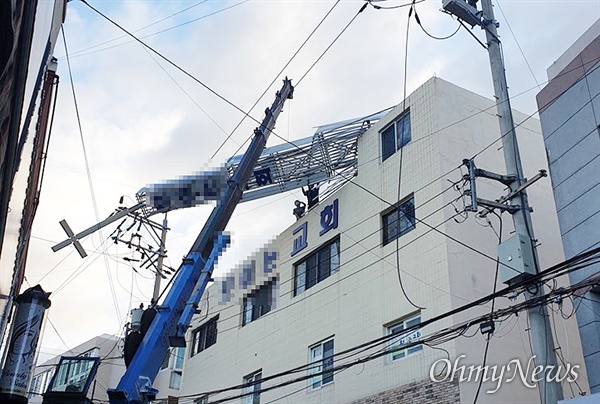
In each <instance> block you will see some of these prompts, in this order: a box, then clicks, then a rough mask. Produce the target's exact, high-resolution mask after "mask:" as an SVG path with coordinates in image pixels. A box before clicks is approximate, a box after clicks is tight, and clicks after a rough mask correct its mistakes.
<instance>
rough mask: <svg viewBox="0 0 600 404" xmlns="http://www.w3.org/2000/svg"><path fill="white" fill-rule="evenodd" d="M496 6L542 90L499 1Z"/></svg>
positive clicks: (534, 79) (497, 0)
mask: <svg viewBox="0 0 600 404" xmlns="http://www.w3.org/2000/svg"><path fill="white" fill-rule="evenodd" d="M496 5H497V6H498V9H499V10H500V14H502V17H503V18H504V21H505V22H506V26H507V27H508V30H509V31H510V34H511V35H512V37H513V39H514V40H515V43H516V44H517V47H518V48H519V52H521V56H523V60H524V61H525V64H526V65H527V68H528V69H529V73H531V77H533V81H535V84H536V85H537V87H538V88H541V86H540V83H539V82H538V80H537V78H536V77H535V74H534V73H533V69H532V68H531V65H530V64H529V61H528V60H527V58H526V57H525V53H524V52H523V49H522V48H521V44H519V41H518V40H517V37H516V36H515V33H514V32H513V30H512V27H511V26H510V23H509V22H508V18H506V15H505V14H504V11H503V10H502V7H501V6H500V1H499V0H496Z"/></svg>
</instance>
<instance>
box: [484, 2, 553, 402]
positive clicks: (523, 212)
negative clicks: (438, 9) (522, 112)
mask: <svg viewBox="0 0 600 404" xmlns="http://www.w3.org/2000/svg"><path fill="white" fill-rule="evenodd" d="M481 8H482V11H483V25H484V29H485V35H486V39H487V46H488V54H489V58H490V67H491V69H492V79H493V81H494V93H495V96H496V108H497V111H498V115H499V119H500V133H501V134H502V149H503V151H504V161H505V164H506V171H507V175H509V176H510V175H515V176H516V177H517V180H516V181H514V182H513V183H511V184H510V189H511V191H514V190H516V189H517V188H518V187H520V186H521V185H522V183H523V182H524V178H525V177H524V175H523V167H522V166H521V156H520V154H519V146H518V143H517V134H516V132H515V125H514V122H513V116H512V110H511V107H510V99H509V96H508V86H507V85H506V75H505V72H504V60H503V58H502V52H501V49H500V40H499V39H498V34H497V30H496V28H497V25H496V24H497V23H496V20H495V19H494V9H493V6H492V0H482V1H481ZM510 204H511V205H519V206H520V207H521V208H520V209H519V211H518V212H515V213H514V214H512V218H513V223H514V227H515V231H516V233H517V234H522V235H525V236H526V237H527V238H528V239H529V242H530V243H531V248H532V251H533V255H534V263H535V272H536V273H538V272H539V271H540V268H539V260H538V257H537V251H536V239H535V235H534V233H533V225H532V222H531V215H530V208H529V203H528V202H527V193H526V191H525V190H522V191H521V192H518V193H516V194H515V195H514V196H513V197H512V198H511V199H510ZM544 293H545V292H544V285H543V284H539V283H538V285H537V286H536V287H535V289H534V290H533V293H532V292H531V291H530V290H529V288H526V289H525V298H526V299H533V298H536V297H538V296H540V295H543V294H544ZM528 316H529V326H530V330H529V336H530V338H531V345H532V350H533V354H534V355H535V356H536V359H535V362H536V364H538V365H542V366H545V368H544V375H547V374H548V373H549V370H548V369H556V365H557V363H556V353H555V348H554V340H553V338H552V328H551V325H550V319H549V317H548V308H547V307H546V306H541V307H539V308H532V309H529V311H528ZM550 366H552V368H551V367H550ZM538 389H539V391H540V398H541V402H542V403H544V404H555V403H557V402H558V400H562V399H563V394H562V388H561V385H560V383H558V382H557V381H556V380H554V381H551V382H548V378H547V377H544V378H543V379H542V380H540V381H539V383H538Z"/></svg>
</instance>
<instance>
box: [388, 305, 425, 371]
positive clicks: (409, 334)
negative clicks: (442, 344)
mask: <svg viewBox="0 0 600 404" xmlns="http://www.w3.org/2000/svg"><path fill="white" fill-rule="evenodd" d="M418 324H421V314H417V315H415V316H412V317H408V318H406V319H404V320H401V321H399V322H396V323H394V324H392V325H390V326H388V327H386V328H387V334H388V335H397V336H396V337H394V338H393V339H391V340H390V343H389V346H388V349H389V350H390V351H391V352H390V360H391V361H395V360H397V359H401V358H404V357H406V356H408V355H411V354H413V353H416V352H419V351H421V350H423V345H415V346H412V347H409V348H402V346H404V345H407V344H409V343H411V342H413V341H415V340H418V339H419V338H421V336H422V332H421V328H416V329H414V328H413V329H412V330H410V328H412V327H415V326H417V325H418ZM405 330H408V331H405Z"/></svg>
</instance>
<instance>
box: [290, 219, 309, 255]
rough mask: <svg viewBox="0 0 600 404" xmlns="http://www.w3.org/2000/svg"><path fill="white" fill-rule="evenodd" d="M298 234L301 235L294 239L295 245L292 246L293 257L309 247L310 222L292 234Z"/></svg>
mask: <svg viewBox="0 0 600 404" xmlns="http://www.w3.org/2000/svg"><path fill="white" fill-rule="evenodd" d="M298 233H300V235H299V236H298V237H296V238H295V239H294V244H293V246H292V257H293V256H294V255H296V254H298V253H299V252H300V251H302V250H304V249H305V248H306V247H308V243H307V236H308V222H304V223H302V224H301V225H300V226H298V227H297V228H296V229H295V230H294V231H293V232H292V234H298Z"/></svg>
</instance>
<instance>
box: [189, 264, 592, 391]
mask: <svg viewBox="0 0 600 404" xmlns="http://www.w3.org/2000/svg"><path fill="white" fill-rule="evenodd" d="M566 263H567V261H565V262H563V263H561V264H560V267H562V266H564V265H566ZM558 267H559V266H555V267H552V268H549V269H548V270H546V271H544V272H543V275H545V274H547V273H549V272H550V270H552V269H554V268H558ZM529 281H530V280H527V282H529ZM597 282H598V280H596V279H594V280H588V281H586V282H579V283H577V284H575V285H572V286H571V287H569V288H564V289H561V290H557V291H555V292H553V293H554V294H555V295H566V294H569V293H573V292H574V291H576V290H579V289H581V288H583V287H589V285H590V284H594V283H597ZM520 286H522V285H520ZM510 288H512V286H511V287H508V288H506V289H510ZM497 293H498V292H497ZM497 293H496V294H497ZM496 294H494V295H493V296H488V297H487V298H494V297H496V296H495V295H496ZM553 298H555V296H554V295H548V296H539V297H537V298H536V299H532V300H530V301H525V302H523V303H520V304H517V305H514V306H512V307H508V308H506V309H499V310H497V311H496V312H494V313H493V315H492V318H500V317H504V316H506V315H507V314H514V313H518V312H519V311H522V310H528V309H531V308H532V307H539V306H542V305H545V304H548V303H549V302H550V301H551V299H553ZM468 306H469V305H468ZM464 307H465V306H463V307H462V308H460V309H461V310H460V311H463V308H464ZM453 311H455V310H453ZM450 313H451V312H446V313H444V314H443V315H441V316H438V317H436V318H435V319H430V320H428V321H426V322H423V323H421V324H419V325H417V326H415V327H410V328H409V330H410V329H413V328H423V327H425V325H426V323H427V324H430V323H432V322H433V321H439V320H440V319H441V318H445V317H448V316H450V315H452V314H450ZM440 317H441V318H440ZM489 318H490V314H484V315H482V316H479V317H476V318H474V319H471V320H469V321H466V322H463V323H461V324H459V325H455V326H453V327H449V328H446V329H444V330H441V331H438V332H436V333H435V334H433V335H430V336H429V337H427V338H421V339H419V340H417V341H413V342H410V343H408V344H406V345H405V346H404V347H405V348H409V347H411V346H416V345H419V344H425V343H427V342H429V340H431V339H433V340H436V339H439V338H440V337H441V336H444V335H452V334H456V335H461V334H464V331H465V330H466V329H468V328H469V327H470V326H472V325H474V324H478V323H481V322H484V321H487V320H489ZM457 332H458V334H457ZM390 337H394V335H391V336H389V335H388V336H385V337H382V338H377V339H375V340H371V341H369V342H367V343H364V344H361V345H359V346H355V347H353V348H350V349H347V350H344V351H342V352H339V353H337V354H334V355H333V357H335V356H338V355H341V354H346V353H348V352H352V351H355V350H357V349H359V348H364V347H365V346H370V347H374V346H376V345H374V343H378V344H380V343H382V342H384V343H385V342H386V341H387V340H389V339H390ZM393 350H394V349H382V350H380V351H378V352H376V353H374V354H371V355H368V356H365V357H362V358H359V359H355V360H353V361H352V362H348V363H345V364H338V365H337V366H334V367H333V369H327V370H324V371H322V372H317V373H310V374H308V375H306V376H302V377H297V378H295V379H292V380H287V381H284V382H280V383H278V384H275V385H273V386H269V387H265V388H261V389H260V390H258V391H256V390H255V391H253V392H252V393H261V392H266V391H269V390H273V389H276V388H280V387H283V386H286V385H289V384H293V383H298V382H301V381H304V380H307V379H309V378H311V377H314V376H315V375H319V374H324V373H328V372H331V371H334V372H335V371H338V370H341V369H347V368H349V367H352V366H355V365H357V364H361V363H365V362H368V361H371V360H374V359H376V358H379V357H381V356H384V355H387V354H388V353H390V352H392V351H393ZM363 352H364V351H363ZM338 362H339V359H338ZM311 367H314V365H313V364H308V365H303V366H299V367H296V368H292V369H290V370H287V371H285V372H280V373H278V374H275V375H272V376H268V377H265V378H262V379H261V381H260V382H261V383H262V382H265V381H269V380H273V379H275V378H278V377H282V376H285V375H291V374H293V373H298V372H299V371H304V370H306V369H310V368H311ZM254 384H256V383H248V384H241V385H236V386H232V387H227V388H224V389H218V390H212V391H209V392H202V393H199V394H193V395H184V396H181V397H180V398H182V399H185V398H192V397H200V396H205V395H215V394H219V393H224V392H227V391H232V390H240V389H244V388H246V387H249V386H251V385H254ZM244 395H246V394H242V395H236V396H235V397H226V398H223V399H219V400H216V401H211V402H212V403H220V402H226V401H230V400H232V399H238V398H240V397H243V396H244Z"/></svg>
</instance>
